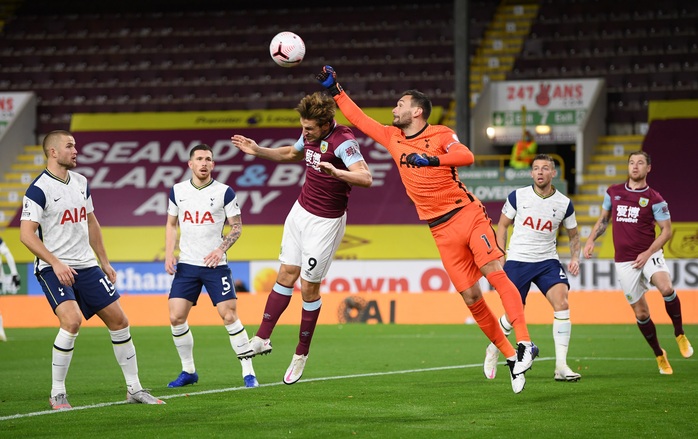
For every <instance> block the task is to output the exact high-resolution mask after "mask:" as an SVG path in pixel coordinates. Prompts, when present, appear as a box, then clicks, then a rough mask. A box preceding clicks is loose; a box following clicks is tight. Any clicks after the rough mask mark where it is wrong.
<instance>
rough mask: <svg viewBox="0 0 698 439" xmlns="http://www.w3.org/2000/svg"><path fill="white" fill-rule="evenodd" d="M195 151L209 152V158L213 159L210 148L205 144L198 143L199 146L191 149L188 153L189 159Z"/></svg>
mask: <svg viewBox="0 0 698 439" xmlns="http://www.w3.org/2000/svg"><path fill="white" fill-rule="evenodd" d="M196 151H209V152H210V153H211V157H213V150H212V149H211V147H210V146H208V145H206V144H205V143H200V144H198V145H196V146H195V147H193V148H192V149H191V151H189V158H190V159H191V158H192V157H194V153H195V152H196Z"/></svg>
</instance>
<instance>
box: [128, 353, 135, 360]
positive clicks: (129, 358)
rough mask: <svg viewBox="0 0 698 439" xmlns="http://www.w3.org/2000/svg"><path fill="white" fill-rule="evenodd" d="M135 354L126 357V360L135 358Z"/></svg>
mask: <svg viewBox="0 0 698 439" xmlns="http://www.w3.org/2000/svg"><path fill="white" fill-rule="evenodd" d="M135 356H136V354H133V355H131V356H130V357H126V359H127V360H130V359H131V358H133V357H135Z"/></svg>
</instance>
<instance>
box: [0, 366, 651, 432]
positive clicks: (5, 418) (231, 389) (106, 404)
mask: <svg viewBox="0 0 698 439" xmlns="http://www.w3.org/2000/svg"><path fill="white" fill-rule="evenodd" d="M554 359H555V358H554V357H540V358H537V359H536V362H540V361H551V360H554ZM577 359H578V360H585V361H589V360H597V361H598V360H602V361H640V360H647V359H648V358H602V357H579V358H573V359H572V360H577ZM649 359H650V360H654V359H653V358H649ZM499 364H504V362H500V363H499ZM473 367H482V363H477V364H461V365H458V366H441V367H429V368H426V369H408V370H394V371H390V372H373V373H360V374H356V375H339V376H332V377H323V378H307V379H303V381H302V382H303V383H312V382H315V381H332V380H344V379H349V378H366V377H376V376H385V375H400V374H406V373H421V372H435V371H440V370H453V369H469V368H473ZM281 384H283V383H282V382H275V383H267V384H260V385H259V387H271V386H280V385H281ZM239 390H251V389H248V388H247V387H227V388H223V389H211V390H202V391H198V392H187V393H179V394H175V395H164V396H158V398H160V399H173V398H185V397H189V396H196V395H210V394H212V393H223V392H236V391H239ZM121 404H126V401H125V400H122V401H114V402H102V403H99V404H90V405H83V406H76V407H73V408H72V409H70V410H43V411H40V412H32V413H18V414H16V415H10V416H0V421H8V420H11V419H21V418H29V417H32V416H42V415H52V414H57V413H66V412H72V411H75V410H88V409H95V408H101V407H110V406H114V405H121Z"/></svg>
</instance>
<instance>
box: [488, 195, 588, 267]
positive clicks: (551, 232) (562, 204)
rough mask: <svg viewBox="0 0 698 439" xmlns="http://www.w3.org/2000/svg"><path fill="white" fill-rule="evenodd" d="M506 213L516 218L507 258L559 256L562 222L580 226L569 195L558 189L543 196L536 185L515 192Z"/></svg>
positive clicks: (531, 259) (537, 259) (534, 259)
mask: <svg viewBox="0 0 698 439" xmlns="http://www.w3.org/2000/svg"><path fill="white" fill-rule="evenodd" d="M502 215H506V217H507V218H509V219H513V220H514V232H513V233H512V235H511V239H510V240H509V248H508V249H507V260H512V261H520V262H540V261H544V260H547V259H558V260H559V259H560V257H559V256H558V254H557V233H558V229H559V228H560V224H562V225H563V226H565V228H566V229H572V228H574V227H577V218H576V217H575V214H574V206H573V205H572V201H571V200H570V199H569V198H567V197H566V196H565V195H563V194H561V193H560V192H559V191H557V190H555V192H553V194H552V195H550V196H548V197H545V198H543V197H541V196H540V195H538V194H537V193H536V192H535V191H534V190H533V185H531V186H526V187H522V188H520V189H517V190H515V191H513V192H511V193H510V194H509V196H508V197H507V201H506V202H505V203H504V207H503V208H502Z"/></svg>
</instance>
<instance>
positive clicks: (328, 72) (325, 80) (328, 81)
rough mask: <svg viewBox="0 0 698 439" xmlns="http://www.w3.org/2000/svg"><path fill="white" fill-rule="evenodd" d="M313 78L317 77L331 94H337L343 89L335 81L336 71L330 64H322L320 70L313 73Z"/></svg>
mask: <svg viewBox="0 0 698 439" xmlns="http://www.w3.org/2000/svg"><path fill="white" fill-rule="evenodd" d="M315 79H317V80H318V82H320V84H322V86H323V87H325V88H326V89H327V90H328V91H329V92H330V94H331V95H332V96H337V95H338V94H340V93H341V92H342V91H344V89H343V88H342V86H341V85H339V84H338V83H337V72H335V71H334V69H333V68H332V66H324V67H323V68H322V72H320V73H318V74H317V75H315Z"/></svg>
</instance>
